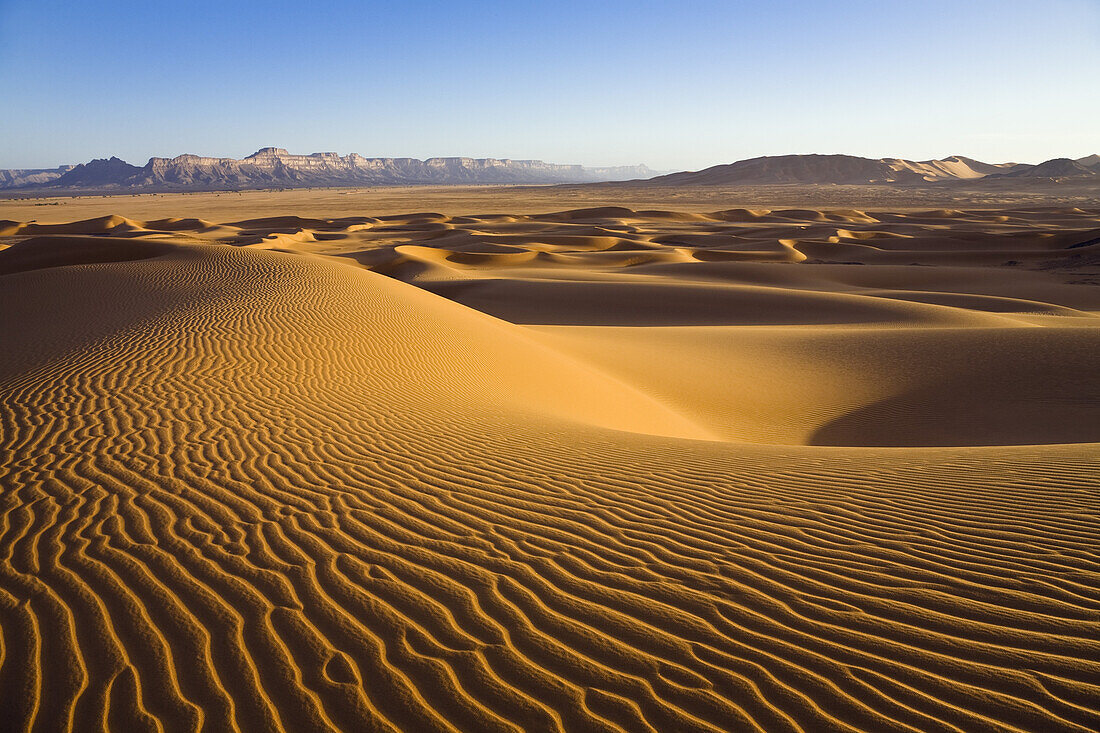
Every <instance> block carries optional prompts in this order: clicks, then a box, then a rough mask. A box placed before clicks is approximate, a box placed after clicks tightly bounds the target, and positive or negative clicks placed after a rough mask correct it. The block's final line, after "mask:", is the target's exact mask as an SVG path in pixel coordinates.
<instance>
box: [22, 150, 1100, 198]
mask: <svg viewBox="0 0 1100 733" xmlns="http://www.w3.org/2000/svg"><path fill="white" fill-rule="evenodd" d="M657 173H658V171H653V170H650V169H649V168H648V167H646V166H645V165H636V166H619V167H604V168H592V167H585V166H580V165H559V164H555V163H544V162H543V161H541V160H508V159H497V158H428V159H427V160H418V159H416V158H366V157H363V156H361V155H358V154H356V153H351V154H349V155H345V156H341V155H338V154H336V153H312V154H310V155H291V154H290V153H288V152H287V151H286V150H284V149H283V148H271V147H269V148H261V149H260V150H258V151H257V152H255V153H253V154H252V155H249V156H248V157H246V158H242V159H240V160H238V159H236V158H209V157H202V156H198V155H180V156H178V157H175V158H150V159H149V162H147V163H146V164H145V165H144V166H136V165H131V164H130V163H127V162H126V161H124V160H120V159H119V158H116V157H111V158H107V159H96V160H92V161H89V162H88V163H83V164H80V165H75V166H61V167H59V168H51V169H14V170H0V191H7V192H11V193H20V192H27V193H49V192H57V193H61V192H70V191H71V192H80V191H96V192H112V191H210V190H235V189H255V188H304V187H325V186H387V185H417V184H435V185H450V184H526V185H535V184H561V183H596V182H624V183H630V184H640V185H646V186H689V185H729V186H736V185H768V184H804V185H815V184H819V185H828V184H838V185H913V186H927V185H930V184H943V183H960V184H977V185H988V184H990V183H1000V185H1003V186H1028V185H1034V184H1036V183H1044V182H1045V183H1052V182H1053V183H1059V182H1083V183H1086V184H1092V183H1097V184H1100V155H1090V156H1087V157H1084V158H1078V159H1076V160H1072V159H1070V158H1054V159H1052V160H1048V161H1044V162H1042V163H1039V164H1037V165H1032V164H1027V163H983V162H981V161H979V160H974V159H973V158H966V157H963V156H961V155H953V156H951V157H948V158H944V159H942V160H923V161H913V160H905V159H902V158H877V159H876V158H860V157H857V156H853V155H778V156H764V157H759V158H750V159H748V160H740V161H737V162H735V163H728V164H725V165H716V166H712V167H710V168H706V169H703V170H699V171H685V172H682V173H670V174H666V175H656V174H657Z"/></svg>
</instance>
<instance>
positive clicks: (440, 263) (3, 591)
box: [0, 209, 1100, 731]
mask: <svg viewBox="0 0 1100 733" xmlns="http://www.w3.org/2000/svg"><path fill="white" fill-rule="evenodd" d="M857 214H858V215H857ZM1001 215H1003V216H1007V217H1009V218H1012V219H1016V220H1018V221H1017V223H1015V224H1012V223H1009V224H1005V223H1004V222H996V221H993V220H992V219H991V218H990V217H992V216H993V215H992V214H989V213H986V212H981V213H974V214H970V215H967V216H960V217H956V218H959V219H962V221H961V222H960V223H959V224H958V226H957V227H955V229H952V228H951V227H948V228H947V229H942V228H940V223H942V222H943V219H942V218H941V217H938V216H930V217H929V218H927V219H920V218H919V217H917V216H910V217H909V219H908V221H905V222H901V224H899V222H900V221H901V220H900V219H898V216H900V215H885V214H879V215H873V216H872V215H869V214H863V213H860V212H846V213H837V212H824V213H821V212H797V213H786V214H784V213H778V214H769V213H766V212H765V213H760V212H754V213H753V216H752V217H749V216H747V215H745V216H741V215H732V214H729V215H728V216H727V218H728V219H738V218H745V219H750V220H751V221H748V222H738V227H739V229H738V231H737V232H735V233H734V232H730V231H727V230H726V229H725V227H727V226H728V225H730V222H729V221H727V219H723V218H719V217H717V216H714V217H702V220H700V219H697V218H694V217H688V218H683V217H675V216H673V215H671V214H669V213H668V212H645V215H642V214H641V213H637V212H631V211H630V210H624V209H607V210H596V211H586V212H572V213H566V214H561V215H555V216H553V217H538V216H536V217H521V216H510V217H507V220H502V219H500V218H496V217H492V218H490V217H463V218H462V219H461V220H458V221H456V219H451V218H448V217H444V216H441V215H432V214H426V215H417V216H415V217H408V218H405V219H401V218H398V219H387V220H383V219H371V218H369V217H361V218H358V219H356V220H340V221H325V220H317V221H309V220H296V219H293V218H285V219H282V220H279V221H277V222H265V221H245V222H238V223H236V224H213V223H210V222H203V221H199V220H193V221H187V220H170V221H162V222H136V221H130V220H121V221H119V219H121V217H116V218H113V219H111V220H101V221H98V220H97V221H96V222H82V223H80V224H79V225H77V226H74V227H72V228H71V231H73V232H80V234H79V235H77V234H70V233H67V231H69V230H67V229H65V227H61V228H60V230H58V231H35V230H28V229H27V228H26V227H25V225H19V224H18V223H17V224H15V225H12V226H11V227H9V229H6V230H5V232H6V234H7V236H8V237H10V239H9V240H8V242H7V243H9V244H11V246H10V247H9V248H8V249H6V250H3V251H0V268H4V267H7V268H8V269H6V270H4V272H6V273H8V274H4V275H2V276H0V312H2V313H3V314H4V317H3V320H2V322H0V329H2V330H0V337H2V348H0V400H2V407H3V409H2V410H0V466H2V468H0V479H2V482H3V483H2V490H0V640H2V646H0V649H2V657H0V700H3V701H4V706H3V707H4V722H3V723H2V724H0V727H3V728H5V729H12V730H38V731H55V730H77V731H83V730H101V729H110V730H210V731H223V730H241V731H253V730H255V731H268V730H287V731H302V730H311V731H312V730H372V731H373V730H377V731H398V730H400V731H432V730H439V731H455V730H468V731H498V730H499V731H517V730H532V731H554V730H557V731H580V730H586V731H587V730H597V731H645V730H650V731H738V730H745V731H818V730H850V731H854V730H863V731H894V730H897V731H931V730H956V731H958V730H964V731H971V730H983V731H984V730H988V731H1001V730H1004V731H1009V730H1015V731H1019V730H1031V731H1053V730H1059V731H1060V730H1067V731H1089V730H1095V729H1097V728H1100V704H1098V703H1097V701H1098V700H1100V686H1098V685H1097V682H1096V681H1097V680H1098V679H1100V664H1098V663H1097V662H1096V660H1097V659H1100V642H1098V641H1097V640H1098V639H1100V565H1098V563H1097V557H1096V552H1095V548H1096V546H1097V541H1098V540H1100V522H1098V521H1097V510H1098V509H1100V506H1098V499H1097V492H1096V476H1097V475H1100V465H1098V463H1100V462H1098V460H1097V456H1098V453H1097V451H1096V443H1088V442H1086V441H1096V440H1098V439H1100V438H1098V436H1100V430H1097V429H1096V424H1097V423H1096V419H1097V417H1096V416H1097V399H1096V396H1097V395H1098V394H1100V389H1098V386H1100V385H1098V383H1097V376H1096V374H1097V371H1098V370H1096V369H1095V356H1094V355H1095V354H1096V353H1097V351H1096V348H1095V347H1096V345H1097V344H1096V338H1097V336H1096V333H1097V331H1096V328H1095V325H1094V324H1095V322H1096V317H1095V312H1097V311H1100V306H1098V305H1097V302H1100V297H1098V296H1097V295H1096V290H1097V289H1096V287H1095V284H1093V283H1091V282H1090V279H1091V278H1094V277H1096V275H1095V274H1093V269H1096V268H1095V267H1094V264H1095V262H1096V260H1095V259H1093V258H1095V257H1096V255H1095V254H1093V253H1091V250H1090V247H1091V246H1092V245H1087V246H1085V247H1077V248H1074V249H1068V247H1069V246H1071V245H1073V244H1075V243H1078V242H1079V241H1085V240H1082V239H1081V236H1079V235H1081V234H1082V233H1087V232H1089V231H1094V230H1095V229H1096V226H1097V225H1096V221H1097V218H1098V216H1100V212H1095V213H1092V214H1089V213H1088V212H1082V213H1077V214H1075V213H1058V212H1039V213H1035V214H1028V213H1027V212H1010V213H1005V214H1001ZM891 217H892V218H891ZM841 218H843V219H846V220H850V221H847V222H846V223H845V224H844V225H843V226H844V227H845V228H846V229H851V228H852V227H865V228H866V229H867V230H870V229H875V228H881V227H882V226H883V223H884V222H892V223H894V224H897V225H898V226H897V227H896V229H897V231H899V232H901V233H904V234H907V235H913V237H912V238H914V239H916V238H917V237H916V235H915V232H916V230H917V229H921V230H922V231H923V232H924V234H922V235H921V236H925V237H929V238H936V237H939V239H937V241H936V242H935V243H934V245H927V246H926V245H921V246H920V247H914V248H913V249H912V250H910V251H905V253H904V254H905V256H907V257H909V258H912V259H914V260H919V259H921V258H927V259H928V260H929V261H931V262H934V263H935V264H934V265H933V266H931V267H909V266H903V265H902V264H898V263H901V262H903V261H904V258H903V257H898V258H897V261H896V262H895V261H894V260H890V261H888V262H885V261H884V262H883V263H882V264H879V265H871V266H856V265H844V264H836V263H834V264H813V263H807V262H806V261H801V262H796V261H795V259H790V260H784V261H776V260H771V259H768V258H767V257H764V258H762V259H760V260H746V261H727V260H722V259H721V258H719V257H716V256H710V255H704V256H698V252H699V251H700V247H699V245H698V244H697V243H698V241H699V240H698V237H706V236H710V235H712V234H713V235H714V236H716V237H721V239H720V240H719V241H721V242H723V245H722V247H723V248H724V247H728V246H731V245H730V244H729V242H730V237H738V238H742V239H745V240H752V241H749V243H748V244H746V249H745V250H744V251H748V252H772V251H773V249H769V248H768V247H766V246H765V242H766V241H768V238H769V237H770V238H772V239H771V240H770V241H773V242H778V240H779V239H780V238H782V239H784V240H788V241H794V240H797V239H799V237H798V236H794V233H793V231H792V230H793V229H797V228H800V227H803V226H806V227H810V228H811V229H812V228H813V227H815V226H818V225H821V226H826V224H825V223H822V221H821V220H824V221H825V222H827V226H831V227H833V231H835V227H836V226H837V225H836V223H835V221H833V220H835V219H841ZM761 220H764V221H761ZM787 220H790V221H789V222H788V223H784V222H785V221H787ZM814 222H817V223H814ZM935 222H940V223H935ZM902 224H904V226H902ZM39 226H41V225H39ZM574 227H576V228H578V229H580V230H581V231H580V232H574V231H573V228H574ZM759 227H763V229H760V228H759ZM982 227H985V229H986V230H988V234H989V236H993V237H1004V238H1005V239H1004V241H1013V242H1016V245H1013V246H1017V245H1018V247H1017V248H1016V249H1014V250H1013V251H1012V255H1011V256H1008V255H1005V253H1004V252H1001V253H1000V255H1001V256H1002V257H1005V259H1017V260H1020V259H1022V257H1021V256H1020V255H1019V254H1018V253H1019V252H1032V253H1039V252H1041V253H1043V254H1042V256H1041V257H1040V256H1039V255H1038V254H1035V255H1034V256H1032V255H1028V257H1031V260H1030V262H1031V264H1029V265H1026V266H1017V265H1013V266H1000V265H998V266H996V267H993V266H986V262H987V259H986V258H987V257H988V253H989V252H993V251H996V250H995V249H994V248H993V247H992V246H991V245H989V243H988V242H984V240H982V242H981V244H980V245H974V246H972V247H971V249H969V250H967V251H973V252H983V253H984V254H981V255H980V256H979V255H974V258H973V259H970V260H965V261H964V263H963V264H960V258H959V257H958V256H956V255H957V254H958V251H960V250H958V249H957V248H956V249H954V250H953V249H952V247H953V246H957V247H965V246H969V245H965V244H952V243H953V242H955V243H958V242H963V241H969V240H967V239H966V236H970V235H971V234H975V233H980V231H982ZM712 229H716V230H717V231H712ZM1025 229H1026V230H1029V231H1030V236H1031V237H1032V241H1031V242H1030V244H1027V246H1026V247H1025V246H1024V244H1021V243H1020V242H1018V241H1017V239H1023V238H1026V237H1023V236H1022V234H1021V232H1022V231H1023V230H1025ZM607 231H611V232H614V234H613V235H609V234H606V233H604V232H607ZM952 231H958V232H960V233H962V234H965V235H966V236H964V237H963V238H962V239H959V240H954V239H951V238H950V237H951V236H952V235H951V232H952ZM968 232H969V233H968ZM441 233H442V235H441ZM811 233H812V232H811ZM937 233H938V234H937ZM1010 234H1012V235H1020V236H1019V237H1009V236H1008V235H1010ZM543 235H548V236H543ZM574 235H575V236H576V237H577V239H578V242H576V243H575V244H577V246H576V247H575V248H574V247H572V244H574V243H573V242H570V241H569V238H570V237H572V236H574ZM1043 235H1049V236H1043ZM78 236H79V237H81V238H80V239H78V240H77V241H72V240H74V238H76V237H78ZM685 236H686V237H694V239H690V241H691V242H692V243H691V244H687V243H685V242H679V243H677V242H673V243H671V244H660V243H655V242H654V240H655V239H657V238H668V237H673V238H675V237H685ZM830 236H833V235H830ZM84 237H87V238H89V239H91V240H92V241H91V242H89V241H87V240H86V239H84ZM806 238H813V237H812V236H809V235H806ZM840 239H841V240H845V241H837V242H835V243H833V244H835V245H836V247H837V250H836V251H837V252H838V255H837V258H836V259H837V260H840V259H842V258H847V257H850V256H852V252H853V251H856V250H848V249H847V247H848V245H847V244H846V240H857V239H858V241H859V242H861V244H859V245H858V246H860V247H863V246H867V245H866V244H865V243H866V242H868V241H878V240H877V239H875V238H874V237H866V238H863V239H859V238H856V237H842V238H840ZM888 239H890V241H891V242H893V241H894V239H895V238H888ZM974 239H975V241H977V238H976V237H975V238H974ZM521 240H522V241H521ZM623 241H627V242H636V243H637V249H636V250H635V249H629V248H621V245H622V242H623ZM922 241H923V240H922ZM479 242H484V243H485V244H484V245H483V246H484V250H483V251H482V250H480V249H479V247H480V246H481V245H479ZM563 242H564V243H563ZM97 243H98V245H97ZM824 244H827V242H826V243H824ZM632 246H633V245H632ZM775 246H776V247H781V248H782V247H790V248H792V249H793V250H797V251H799V252H801V251H802V249H801V245H800V244H788V245H779V244H776V245H775ZM448 247H453V249H448ZM612 247H620V248H619V249H612ZM89 248H91V249H89ZM501 248H513V249H512V250H505V251H501ZM723 248H718V249H717V250H716V251H726V250H725V249H723ZM1029 248H1030V249H1029ZM273 250H281V251H273ZM876 251H879V252H882V251H887V250H886V249H885V248H882V249H879V250H876ZM891 251H893V252H895V253H896V252H898V251H901V250H898V249H894V250H891ZM89 252H91V253H92V254H89ZM606 252H610V253H612V254H615V255H616V257H619V256H621V255H622V253H624V252H626V253H631V254H637V255H638V257H639V258H641V259H639V260H638V261H637V262H631V261H629V260H623V259H612V258H608V259H607V260H601V259H599V257H598V256H597V255H602V254H604V253H606ZM945 252H946V253H948V254H949V255H951V256H946V255H945V254H944V253H945ZM456 253H459V254H461V256H459V257H454V254H456ZM513 253H514V254H517V255H524V254H525V253H527V254H531V253H533V255H532V256H522V257H516V258H513V259H510V258H511V256H512V254H513ZM653 253H657V254H659V255H667V256H662V257H660V258H657V259H644V258H642V255H648V256H650V257H652V255H653ZM1067 253H1068V254H1067ZM478 254H483V255H486V257H485V258H481V259H479V258H477V257H473V258H471V255H478ZM135 255H137V256H135ZM768 256H769V257H770V255H768ZM875 256H878V255H875ZM1090 268H1092V269H1090ZM372 270H375V271H372ZM402 280H404V282H402ZM444 286H448V287H450V288H451V289H450V290H447V288H446V287H444ZM632 286H638V290H637V291H635V290H632V289H631V288H632ZM493 288H495V290H494V289H493ZM655 289H663V290H659V291H655ZM430 291H435V292H430ZM697 291H698V292H704V291H705V292H706V295H704V296H700V298H702V299H703V300H704V301H705V302H704V304H703V305H699V302H697V301H693V300H692V299H691V294H692V293H695V292H697ZM581 292H584V293H585V294H586V295H585V296H584V297H583V298H582V297H580V296H579V295H578V293H581ZM525 293H526V294H527V295H528V297H529V298H531V299H533V300H535V301H537V302H539V303H541V308H539V309H535V308H532V307H531V306H530V305H529V304H525V305H524V306H522V307H524V308H527V310H526V311H522V312H525V313H542V314H544V318H543V319H541V320H530V319H525V318H519V317H517V316H516V314H517V313H519V312H521V306H519V305H517V304H516V302H515V301H517V300H519V299H521V298H523V296H524V294H525ZM785 293H786V294H788V295H789V297H790V299H791V300H790V301H789V302H788V301H784V297H785V295H784V294H785ZM441 294H445V295H447V296H448V297H446V298H445V297H441ZM489 294H492V297H489ZM929 294H932V295H934V296H936V297H928V296H929ZM956 296H973V297H972V298H969V299H968V298H966V297H956ZM632 299H633V300H632ZM707 299H709V300H707ZM656 300H660V301H661V302H663V303H664V304H665V306H664V308H663V309H662V310H660V313H662V314H663V315H662V317H663V318H665V321H663V322H662V323H661V324H660V325H654V324H650V323H645V322H643V323H641V324H640V325H633V326H624V325H623V323H622V317H623V316H622V314H623V313H624V312H627V311H628V310H629V309H630V307H631V306H632V305H633V306H634V307H635V309H636V310H637V312H639V313H641V314H644V313H652V312H656V310H655V309H650V310H648V311H647V310H645V308H644V307H643V306H645V305H646V304H648V303H651V302H653V301H656ZM624 301H625V302H624ZM933 301H934V302H933ZM990 301H995V302H996V303H997V307H996V308H994V307H992V306H990V304H989V303H990ZM1006 301H1008V303H1007V304H1006ZM807 303H812V306H810V305H807ZM479 305H481V306H483V307H480V308H479V307H478V306H479ZM509 308H514V309H516V310H513V311H509V310H508V309H509ZM800 312H802V313H804V314H805V315H804V316H803V317H801V318H800V317H799V313H800ZM601 314H603V315H601ZM565 315H568V316H569V318H566V317H565ZM547 324H551V325H547ZM578 324H581V325H578ZM814 444H818V445H814ZM873 446H894V447H890V448H881V447H873ZM920 446H923V447H920Z"/></svg>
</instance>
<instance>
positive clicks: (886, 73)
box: [0, 0, 1100, 170]
mask: <svg viewBox="0 0 1100 733" xmlns="http://www.w3.org/2000/svg"><path fill="white" fill-rule="evenodd" d="M0 99H3V100H4V105H3V108H2V110H0V168H14V167H47V166H54V165H58V164H60V163H76V162H82V161H85V160H88V159H89V158H92V157H104V156H108V155H118V156H119V157H122V158H124V159H126V160H129V161H130V162H132V163H137V164H142V163H144V162H145V160H146V159H148V157H149V156H152V155H160V156H172V155H177V154H179V153H184V152H192V153H200V154H206V155H219V156H233V157H241V156H243V155H247V154H249V153H251V152H253V151H254V150H255V149H256V148H259V147H261V146H266V145H275V146H279V147H285V148H288V149H290V150H291V152H298V153H310V152H317V151H328V150H332V151H337V152H340V153H348V152H358V153H362V154H363V155H367V156H394V157H398V156H408V157H418V158H423V157H430V156H444V155H467V156H473V157H509V158H541V159H543V160H548V161H553V162H563V163H585V164H589V165H605V164H630V163H638V162H645V163H647V164H649V165H650V166H652V167H654V168H659V169H677V170H681V169H695V168H701V167H705V166H708V165H713V164H716V163H724V162H730V161H733V160H737V159H740V158H746V157H752V156H756V155H772V154H784V153H810V152H818V153H836V152H843V153H852V154H856V155H867V156H872V157H879V156H887V155H889V156H900V157H909V158H917V159H924V158H930V157H942V156H946V155H951V154H962V155H970V156H973V157H977V158H980V159H984V160H989V161H991V162H1000V161H1007V160H1018V161H1026V162H1038V161H1040V160H1044V159H1047V158H1051V157H1056V156H1063V155H1065V156H1070V157H1080V156H1083V155H1085V154H1088V153H1093V152H1097V151H1098V150H1100V0H1044V1H1043V2H1024V1H1021V0H951V1H950V2H946V1H942V0H877V1H875V2H870V1H867V2H864V1H862V0H860V1H852V2H844V1H843V0H835V1H833V2H808V1H805V0H803V1H794V0H791V1H787V2H784V1H783V0H777V1H775V2H767V1H765V0H761V1H757V2H736V1H727V2H706V1H697V2H696V1H692V0H680V1H679V2H616V1H614V0H610V1H606V2H598V1H595V2H594V1H592V0H589V1H587V2H569V1H564V2H554V3H551V2H525V1H524V0H512V1H511V2H458V1H456V2H419V1H416V0H411V1H407V2H386V3H376V2H340V1H336V2H312V3H306V2H280V1H279V0H270V1H267V2H249V1H247V0H242V1H233V0H220V1H218V2H207V1H206V0H194V1H192V2H170V1H168V2H157V1H156V0H153V1H149V0H147V1H146V2H107V1H97V0H84V1H80V0H67V1H66V2H59V1H56V0H0Z"/></svg>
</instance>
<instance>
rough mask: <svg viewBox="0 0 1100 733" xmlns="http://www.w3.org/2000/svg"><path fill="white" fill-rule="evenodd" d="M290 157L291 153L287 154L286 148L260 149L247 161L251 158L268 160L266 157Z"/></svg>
mask: <svg viewBox="0 0 1100 733" xmlns="http://www.w3.org/2000/svg"><path fill="white" fill-rule="evenodd" d="M288 155H290V153H288V152H287V150H286V148H260V149H259V150H257V151H256V152H255V153H253V154H252V155H250V156H248V157H247V158H245V160H249V159H251V158H266V157H279V158H282V157H286V156H288Z"/></svg>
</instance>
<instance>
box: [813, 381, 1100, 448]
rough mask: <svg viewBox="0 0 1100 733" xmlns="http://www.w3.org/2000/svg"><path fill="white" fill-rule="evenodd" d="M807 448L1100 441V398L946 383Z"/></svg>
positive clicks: (862, 415)
mask: <svg viewBox="0 0 1100 733" xmlns="http://www.w3.org/2000/svg"><path fill="white" fill-rule="evenodd" d="M807 442H808V444H810V445H822V446H826V445H828V446H865V447H883V448H885V447H933V446H937V447H961V446H997V445H1052V444H1063V443H1094V442H1100V393H1096V394H1073V393H1067V394H1065V395H1064V396H1062V397H1059V396H1056V395H1051V394H1038V395H1037V394H1030V395H1029V394H1020V393H1013V392H1008V391H1000V392H998V391H995V390H983V389H977V390H975V389H974V388H973V384H972V383H967V384H963V383H959V384H952V383H948V384H943V385H937V386H935V387H925V388H919V389H913V390H910V391H907V392H903V393H901V394H898V395H894V396H891V397H888V398H885V399H882V400H879V401H877V402H873V403H871V404H868V405H865V406H863V407H860V408H858V409H855V410H851V411H849V412H847V413H845V414H843V415H841V416H839V417H837V418H834V419H833V420H831V421H829V422H828V423H826V424H824V425H822V426H821V427H820V428H818V429H817V430H816V431H815V432H814V433H813V435H812V436H811V437H810V439H809V440H808V441H807Z"/></svg>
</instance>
